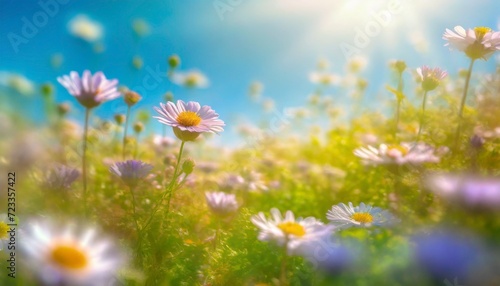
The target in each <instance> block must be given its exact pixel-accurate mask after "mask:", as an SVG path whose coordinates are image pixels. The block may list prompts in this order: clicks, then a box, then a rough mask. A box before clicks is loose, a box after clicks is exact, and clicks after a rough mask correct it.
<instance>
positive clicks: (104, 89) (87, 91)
mask: <svg viewBox="0 0 500 286" xmlns="http://www.w3.org/2000/svg"><path fill="white" fill-rule="evenodd" d="M57 81H58V82H59V83H60V84H61V85H63V86H64V87H65V88H66V89H67V90H68V92H69V94H71V95H72V96H74V97H76V99H77V100H78V102H80V103H81V104H82V105H83V106H84V107H86V108H94V107H96V106H98V105H100V104H101V103H103V102H104V101H108V100H112V99H115V98H117V97H119V96H120V93H119V92H118V90H117V87H116V86H117V84H118V80H116V79H112V80H108V79H106V76H105V75H104V74H103V73H102V72H96V73H95V74H94V75H92V74H91V73H90V71H89V70H85V71H84V72H83V74H82V77H81V78H80V76H79V75H78V73H77V72H75V71H72V72H70V74H69V76H68V75H64V76H62V77H58V78H57Z"/></svg>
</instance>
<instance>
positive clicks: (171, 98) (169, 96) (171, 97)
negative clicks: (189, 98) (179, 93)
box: [165, 91, 174, 101]
mask: <svg viewBox="0 0 500 286" xmlns="http://www.w3.org/2000/svg"><path fill="white" fill-rule="evenodd" d="M165 100H166V101H174V94H173V93H172V92H170V91H167V93H165Z"/></svg>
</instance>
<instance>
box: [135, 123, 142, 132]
mask: <svg viewBox="0 0 500 286" xmlns="http://www.w3.org/2000/svg"><path fill="white" fill-rule="evenodd" d="M142 130H144V125H143V124H142V123H141V122H136V123H135V124H134V131H135V133H141V132H142Z"/></svg>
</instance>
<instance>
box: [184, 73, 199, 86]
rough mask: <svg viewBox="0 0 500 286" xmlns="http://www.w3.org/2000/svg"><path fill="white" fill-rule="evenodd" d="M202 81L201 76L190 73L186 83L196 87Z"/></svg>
mask: <svg viewBox="0 0 500 286" xmlns="http://www.w3.org/2000/svg"><path fill="white" fill-rule="evenodd" d="M199 82H200V78H199V76H198V75H196V74H189V75H187V76H186V79H185V81H184V84H185V85H186V86H188V87H196V86H197V85H198V84H199Z"/></svg>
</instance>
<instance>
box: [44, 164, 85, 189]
mask: <svg viewBox="0 0 500 286" xmlns="http://www.w3.org/2000/svg"><path fill="white" fill-rule="evenodd" d="M79 176H80V171H78V170H77V169H74V168H71V167H68V166H65V165H59V166H56V167H54V168H53V169H52V170H51V171H50V173H49V174H48V176H47V179H46V181H45V187H46V188H47V189H50V190H53V191H68V190H69V189H70V187H71V184H73V182H74V181H76V179H78V177H79Z"/></svg>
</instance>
